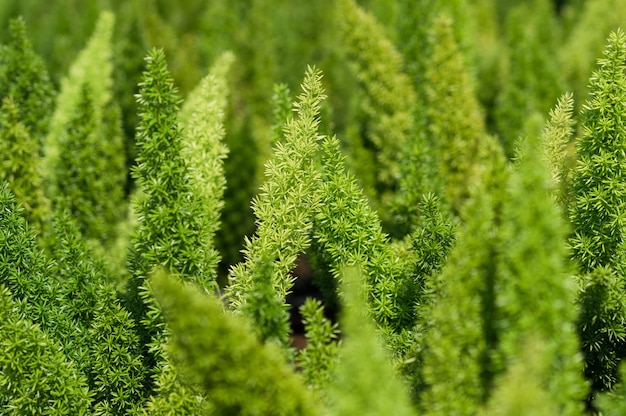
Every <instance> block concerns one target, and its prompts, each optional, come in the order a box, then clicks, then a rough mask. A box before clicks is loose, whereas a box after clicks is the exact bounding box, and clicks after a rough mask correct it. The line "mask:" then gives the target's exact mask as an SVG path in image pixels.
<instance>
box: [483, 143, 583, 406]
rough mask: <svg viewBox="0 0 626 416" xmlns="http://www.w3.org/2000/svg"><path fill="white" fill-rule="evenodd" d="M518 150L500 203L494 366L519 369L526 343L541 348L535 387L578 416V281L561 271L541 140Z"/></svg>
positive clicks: (562, 255)
mask: <svg viewBox="0 0 626 416" xmlns="http://www.w3.org/2000/svg"><path fill="white" fill-rule="evenodd" d="M524 144H525V146H524V148H523V149H522V155H523V157H522V160H521V163H520V164H519V167H518V172H517V174H514V175H511V176H510V180H509V182H508V186H507V194H508V197H507V198H506V199H505V202H504V203H503V212H502V226H501V231H500V232H501V239H502V240H501V241H502V244H503V250H502V254H501V257H500V258H501V262H502V264H501V266H497V267H498V275H497V276H498V277H497V280H496V282H495V294H496V305H495V306H496V308H497V315H498V318H497V320H498V331H499V335H498V342H499V345H498V349H499V351H500V358H499V360H500V361H501V362H502V364H503V365H505V366H507V367H508V366H510V365H515V364H516V363H517V364H520V365H523V364H524V363H523V361H521V362H520V360H522V359H523V358H524V357H525V352H524V350H525V348H526V345H527V343H529V342H533V341H534V340H537V341H539V342H541V343H543V348H542V349H541V351H539V352H537V353H536V357H535V359H536V360H537V361H538V362H539V363H541V365H542V366H545V369H544V370H543V371H542V374H540V375H537V376H536V377H535V378H534V382H536V383H539V386H541V387H542V388H543V390H544V391H545V394H546V395H547V397H550V399H551V400H550V402H551V403H552V405H553V406H555V407H556V408H557V409H558V412H559V414H563V415H577V414H582V410H583V406H582V403H583V400H584V398H585V394H586V386H585V383H584V381H583V377H582V368H583V364H582V357H581V356H580V355H579V343H578V337H577V333H576V325H575V323H576V319H577V317H578V316H577V315H578V313H577V311H576V309H575V307H574V306H575V303H574V301H575V298H576V294H577V290H576V282H575V281H574V280H573V278H572V276H571V275H570V273H569V270H567V268H566V267H565V261H566V259H567V252H566V245H565V236H566V231H567V229H566V227H565V226H564V224H563V221H562V215H561V212H560V211H559V210H558V209H557V207H556V206H555V204H554V201H553V199H552V198H550V188H551V186H550V185H551V183H550V182H549V179H548V172H547V169H546V166H545V164H544V163H543V160H542V149H541V147H540V146H539V141H538V140H537V139H532V138H529V139H528V140H527V141H526V142H525V143H524ZM528 370H529V371H530V370H531V369H530V368H529V369H528Z"/></svg>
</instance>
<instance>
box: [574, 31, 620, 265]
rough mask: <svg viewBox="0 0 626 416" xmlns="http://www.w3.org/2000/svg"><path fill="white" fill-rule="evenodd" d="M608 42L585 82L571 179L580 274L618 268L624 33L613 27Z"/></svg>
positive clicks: (576, 253) (575, 244)
mask: <svg viewBox="0 0 626 416" xmlns="http://www.w3.org/2000/svg"><path fill="white" fill-rule="evenodd" d="M608 42H609V43H608V46H607V48H606V50H605V52H604V58H603V59H601V60H600V61H599V68H598V70H597V71H596V72H594V74H593V75H592V77H591V79H590V81H589V82H590V89H591V92H590V96H589V99H588V100H587V101H586V102H585V105H584V107H583V111H582V115H581V116H582V129H583V135H582V137H581V138H580V139H579V140H578V141H577V143H576V148H577V150H578V162H577V164H576V167H575V171H574V173H573V178H572V192H573V194H574V200H573V201H572V206H571V212H570V219H571V221H572V225H573V228H574V229H573V231H574V236H573V237H572V239H571V246H572V250H573V257H574V258H575V259H576V260H577V261H578V262H579V263H580V267H581V271H582V272H583V273H588V272H591V271H593V270H594V269H595V268H596V267H598V266H613V267H616V268H618V269H620V268H622V267H623V258H624V256H623V255H622V254H621V252H622V250H623V247H622V245H623V244H624V241H623V240H624V237H623V236H624V221H625V219H624V212H625V210H626V198H625V197H624V191H623V184H624V182H626V169H624V166H626V125H624V123H622V122H621V121H620V120H621V119H622V117H623V116H624V112H625V108H624V103H625V102H626V73H625V69H626V35H625V34H624V32H623V31H621V30H619V31H617V32H613V33H612V34H611V35H610V36H609V41H608ZM620 271H621V269H620Z"/></svg>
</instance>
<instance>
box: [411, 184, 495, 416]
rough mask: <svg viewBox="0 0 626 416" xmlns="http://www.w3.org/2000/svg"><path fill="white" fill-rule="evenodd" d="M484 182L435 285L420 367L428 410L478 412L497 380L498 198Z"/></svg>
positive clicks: (436, 412) (466, 210)
mask: <svg viewBox="0 0 626 416" xmlns="http://www.w3.org/2000/svg"><path fill="white" fill-rule="evenodd" d="M484 186H485V185H484V183H482V185H478V186H477V187H476V189H475V190H474V192H475V194H474V195H476V196H475V197H473V198H471V199H469V200H468V202H467V204H466V205H465V208H464V210H463V212H462V214H463V216H462V218H463V219H464V223H465V224H464V226H463V227H462V228H461V230H460V231H459V237H458V240H457V244H456V246H455V247H454V248H453V249H452V251H451V253H450V257H449V260H448V262H447V264H446V265H445V266H444V268H443V270H442V272H441V276H439V279H441V283H439V284H437V286H436V287H438V288H439V291H438V293H436V297H435V301H434V306H433V307H432V311H430V322H429V324H430V325H429V326H430V328H429V331H428V332H427V333H426V335H425V338H424V343H425V348H426V351H425V352H424V357H423V368H422V369H421V371H422V373H423V379H424V381H425V383H426V385H425V386H422V387H421V388H422V389H425V391H424V393H423V394H422V398H421V406H422V409H423V410H424V412H425V413H426V414H432V415H451V414H456V415H473V414H475V413H476V411H477V410H478V408H479V407H480V406H481V405H482V404H483V403H484V402H485V400H486V399H487V398H488V393H489V389H490V387H491V384H492V380H493V376H494V368H493V363H492V362H491V351H492V349H493V347H494V345H495V342H496V328H495V325H494V324H495V322H494V314H495V306H496V305H495V302H496V299H495V292H494V290H495V280H496V270H495V268H494V262H495V259H496V252H497V247H498V244H499V239H498V234H497V226H496V222H495V221H496V217H495V216H496V212H495V202H494V201H493V200H492V195H491V193H490V192H489V191H487V190H486V189H485V188H483V187H484Z"/></svg>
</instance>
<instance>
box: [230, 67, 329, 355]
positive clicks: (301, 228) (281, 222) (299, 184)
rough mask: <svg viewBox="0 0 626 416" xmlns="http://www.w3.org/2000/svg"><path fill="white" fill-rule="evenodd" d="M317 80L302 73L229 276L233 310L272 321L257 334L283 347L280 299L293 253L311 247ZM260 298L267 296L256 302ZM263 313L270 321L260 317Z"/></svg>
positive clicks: (315, 74) (283, 316)
mask: <svg viewBox="0 0 626 416" xmlns="http://www.w3.org/2000/svg"><path fill="white" fill-rule="evenodd" d="M321 77H322V75H321V73H320V71H319V70H317V69H315V68H308V69H307V71H306V74H305V77H304V81H303V83H302V93H301V94H300V95H299V96H298V100H297V101H296V103H295V104H294V110H295V111H296V115H295V117H293V118H290V119H288V120H287V123H286V124H285V127H284V136H285V139H284V142H277V143H276V146H275V150H274V155H273V157H272V158H271V159H270V160H269V161H268V162H267V164H266V176H267V177H268V179H267V182H265V183H264V184H263V185H262V187H261V191H260V193H259V195H258V196H257V197H256V198H255V200H254V201H253V206H252V208H253V211H254V213H255V215H256V217H257V231H256V235H255V236H253V237H252V238H251V239H248V240H246V246H245V249H244V256H245V262H244V263H241V264H239V265H237V266H236V267H235V268H234V269H233V270H232V271H231V286H230V288H229V295H230V300H231V302H232V304H233V306H234V307H235V308H236V309H238V310H242V311H244V313H245V314H246V315H248V316H250V317H256V318H257V319H261V318H263V319H268V320H269V321H268V322H274V323H275V324H276V325H277V326H276V327H275V330H273V331H268V330H267V328H265V329H264V328H263V326H262V325H260V326H259V327H258V330H259V331H261V334H260V335H261V338H262V339H268V338H274V339H277V340H278V341H280V342H281V343H286V342H287V336H288V331H289V328H288V326H287V317H288V316H287V309H286V305H285V303H284V299H285V296H286V294H287V292H288V291H289V290H290V288H291V286H292V284H293V282H292V280H293V279H292V278H291V277H290V276H289V275H288V273H289V272H290V271H291V269H292V268H293V267H294V265H295V261H296V257H297V256H298V254H300V253H302V252H304V251H305V250H306V249H307V248H308V247H309V245H310V240H311V237H310V234H311V230H312V227H313V216H314V212H315V211H314V210H315V209H316V208H317V206H318V204H319V194H318V192H317V188H318V183H319V177H320V174H319V171H318V170H317V168H316V161H315V156H316V153H317V151H318V147H319V145H318V142H319V140H320V138H321V136H320V135H319V134H318V131H317V128H318V125H319V112H320V105H321V102H322V100H323V99H324V98H325V95H324V90H323V88H322V83H321ZM261 288H264V289H261ZM261 293H265V294H266V295H267V296H263V298H259V296H258V295H260V294H261ZM266 305H267V306H268V307H269V305H274V306H272V307H271V308H272V310H273V312H271V311H270V310H267V311H263V310H262V309H261V308H264V307H265V306H266ZM266 313H267V314H269V315H271V316H264V315H265V314H266ZM274 314H278V315H274ZM258 323H259V322H257V324H258Z"/></svg>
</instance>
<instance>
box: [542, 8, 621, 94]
mask: <svg viewBox="0 0 626 416" xmlns="http://www.w3.org/2000/svg"><path fill="white" fill-rule="evenodd" d="M575 17H576V19H575V21H574V22H573V23H575V25H574V27H573V28H572V30H571V33H570V34H569V36H568V38H567V39H566V42H565V44H564V45H561V48H559V53H558V56H557V58H558V62H559V68H560V69H561V71H562V72H563V74H564V76H565V78H566V80H567V82H568V84H569V86H568V89H572V90H573V91H574V98H575V99H576V102H583V100H584V99H585V97H586V96H587V93H588V85H589V84H588V81H589V74H591V72H592V71H593V70H594V68H595V64H596V59H597V57H598V56H600V55H601V54H602V51H603V49H604V45H605V44H606V38H607V36H608V34H609V33H610V32H611V31H614V30H616V29H617V28H618V27H620V25H623V24H624V20H625V19H626V3H624V2H623V1H622V0H585V1H584V3H583V5H582V7H579V10H578V11H577V14H576V16H575ZM546 30H547V29H546Z"/></svg>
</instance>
